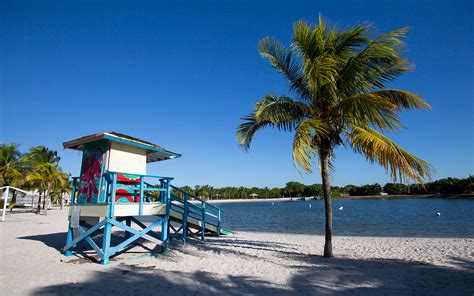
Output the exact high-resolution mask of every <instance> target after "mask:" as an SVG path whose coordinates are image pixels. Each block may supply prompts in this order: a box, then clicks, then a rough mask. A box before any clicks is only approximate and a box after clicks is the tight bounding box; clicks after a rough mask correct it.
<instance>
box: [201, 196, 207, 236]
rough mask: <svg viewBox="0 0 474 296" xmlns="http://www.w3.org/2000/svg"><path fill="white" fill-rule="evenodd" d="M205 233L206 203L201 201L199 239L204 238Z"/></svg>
mask: <svg viewBox="0 0 474 296" xmlns="http://www.w3.org/2000/svg"><path fill="white" fill-rule="evenodd" d="M205 233H206V204H205V203H204V202H202V218H201V240H204V234H205Z"/></svg>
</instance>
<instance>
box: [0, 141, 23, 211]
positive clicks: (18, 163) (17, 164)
mask: <svg viewBox="0 0 474 296" xmlns="http://www.w3.org/2000/svg"><path fill="white" fill-rule="evenodd" d="M18 146H19V145H18V144H15V143H11V144H0V186H18V187H21V185H23V182H24V178H23V177H24V176H23V173H24V170H23V161H22V154H21V152H20V150H18ZM1 194H3V193H0V195H1ZM12 194H13V197H12V200H11V202H10V204H9V205H8V208H9V209H10V210H12V209H13V207H14V205H15V202H16V191H13V193H12ZM4 202H6V200H5V201H4Z"/></svg>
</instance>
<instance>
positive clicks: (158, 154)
mask: <svg viewBox="0 0 474 296" xmlns="http://www.w3.org/2000/svg"><path fill="white" fill-rule="evenodd" d="M102 139H105V140H109V141H112V142H117V143H122V144H125V145H130V146H134V147H138V148H142V149H145V150H146V162H147V163H150V162H156V161H161V160H167V159H173V158H176V157H180V156H181V154H179V153H176V152H173V151H170V150H167V149H165V148H163V147H161V146H158V145H156V144H153V143H150V142H147V141H143V140H140V139H137V138H134V137H130V136H127V135H124V134H120V133H117V132H103V133H98V134H93V135H88V136H84V137H81V138H77V139H74V140H71V141H68V142H64V143H63V147H64V148H69V149H74V150H79V151H83V150H84V145H85V144H87V143H90V142H96V141H98V140H102Z"/></svg>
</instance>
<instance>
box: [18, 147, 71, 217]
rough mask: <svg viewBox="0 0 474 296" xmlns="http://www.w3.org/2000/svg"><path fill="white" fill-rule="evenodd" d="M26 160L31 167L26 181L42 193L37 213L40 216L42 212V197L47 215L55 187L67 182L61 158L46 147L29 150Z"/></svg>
mask: <svg viewBox="0 0 474 296" xmlns="http://www.w3.org/2000/svg"><path fill="white" fill-rule="evenodd" d="M25 160H26V162H27V163H28V165H29V166H30V173H29V174H28V175H27V177H26V180H27V181H28V182H29V183H31V184H32V185H34V186H35V187H36V188H38V189H39V191H40V192H41V194H40V197H39V198H38V209H37V213H38V214H39V213H40V211H41V196H43V210H44V213H45V215H47V213H48V212H47V205H46V201H47V199H48V197H49V196H50V194H51V193H52V190H53V189H54V188H55V187H54V186H61V185H60V184H62V183H63V182H64V180H67V177H65V174H64V173H63V172H62V171H61V169H60V168H59V160H60V157H59V156H58V153H57V152H56V151H53V150H50V149H48V148H46V147H44V146H37V147H33V148H31V149H30V150H29V153H28V154H27V155H26V156H25Z"/></svg>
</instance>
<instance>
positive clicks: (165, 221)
mask: <svg viewBox="0 0 474 296" xmlns="http://www.w3.org/2000/svg"><path fill="white" fill-rule="evenodd" d="M162 186H163V187H164V188H166V191H165V192H162V193H163V197H164V198H163V199H164V200H163V201H162V202H164V203H165V204H166V215H165V216H164V217H162V222H161V241H162V242H163V247H162V248H161V251H162V252H163V253H167V252H168V232H169V217H170V210H171V209H170V208H171V196H170V194H171V193H170V180H168V179H166V180H163V181H162Z"/></svg>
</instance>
